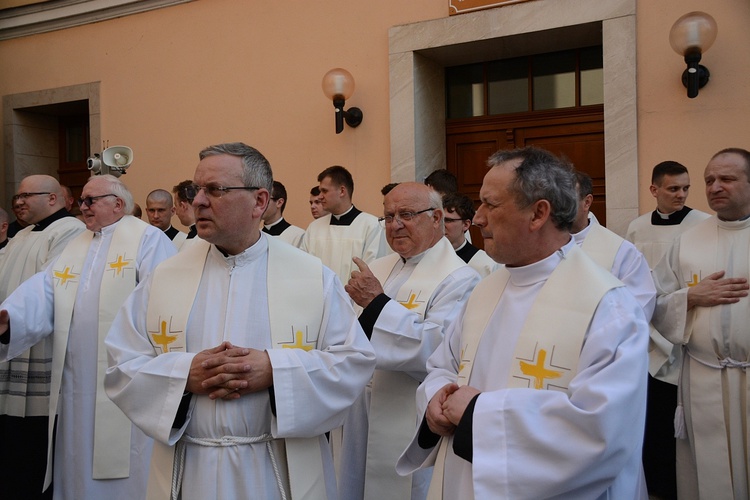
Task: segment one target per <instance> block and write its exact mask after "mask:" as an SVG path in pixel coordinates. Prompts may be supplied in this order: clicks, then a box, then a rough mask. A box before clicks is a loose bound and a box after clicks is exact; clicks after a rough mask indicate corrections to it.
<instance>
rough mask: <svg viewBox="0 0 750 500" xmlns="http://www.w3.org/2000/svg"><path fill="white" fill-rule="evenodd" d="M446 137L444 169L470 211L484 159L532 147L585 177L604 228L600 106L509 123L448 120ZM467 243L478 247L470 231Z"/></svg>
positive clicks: (475, 235) (490, 119) (534, 115)
mask: <svg viewBox="0 0 750 500" xmlns="http://www.w3.org/2000/svg"><path fill="white" fill-rule="evenodd" d="M446 134H447V137H446V146H447V169H448V170H449V171H450V172H452V173H453V174H455V175H456V177H457V178H458V189H459V191H460V192H461V193H464V194H466V195H468V196H470V197H471V198H472V199H473V200H474V202H475V205H476V206H478V204H479V189H480V188H481V187H482V179H483V178H484V175H485V173H487V158H489V156H490V155H491V154H493V153H494V152H496V151H498V150H500V149H513V148H517V147H524V146H531V145H533V146H538V147H541V148H544V149H546V150H548V151H550V152H552V153H554V154H556V155H559V156H562V157H565V158H567V159H568V160H569V161H570V162H572V163H573V165H574V166H575V168H576V169H578V170H581V171H583V172H586V173H587V174H589V175H590V176H591V179H592V181H593V186H594V203H593V205H592V212H594V214H595V215H596V217H597V218H598V219H599V221H600V222H601V223H602V224H606V222H607V220H606V199H605V179H604V109H603V106H601V105H597V106H589V107H586V108H576V109H575V110H555V111H550V112H535V113H528V114H523V115H519V116H514V117H512V118H502V117H486V118H479V119H476V118H474V119H470V120H461V121H459V120H455V121H454V120H450V121H449V122H448V123H447V124H446ZM472 241H473V242H474V243H475V244H477V243H479V246H481V243H482V238H481V235H480V234H479V231H478V230H477V228H474V227H472Z"/></svg>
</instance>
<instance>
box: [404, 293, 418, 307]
mask: <svg viewBox="0 0 750 500" xmlns="http://www.w3.org/2000/svg"><path fill="white" fill-rule="evenodd" d="M415 300H417V294H416V293H412V294H411V295H409V300H408V301H407V302H399V304H401V305H402V306H404V307H405V308H407V309H416V308H417V307H419V304H418V303H415V302H414V301H415Z"/></svg>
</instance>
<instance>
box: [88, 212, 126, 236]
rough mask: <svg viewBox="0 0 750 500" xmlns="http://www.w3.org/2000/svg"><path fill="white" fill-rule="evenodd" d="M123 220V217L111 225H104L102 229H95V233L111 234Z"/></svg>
mask: <svg viewBox="0 0 750 500" xmlns="http://www.w3.org/2000/svg"><path fill="white" fill-rule="evenodd" d="M121 220H122V217H121V218H119V219H117V220H116V221H114V222H113V223H112V224H110V225H109V226H104V227H103V228H101V229H100V230H98V231H94V235H97V234H99V235H102V236H106V235H111V234H112V233H114V232H115V227H116V226H117V223H118V222H120V221H121Z"/></svg>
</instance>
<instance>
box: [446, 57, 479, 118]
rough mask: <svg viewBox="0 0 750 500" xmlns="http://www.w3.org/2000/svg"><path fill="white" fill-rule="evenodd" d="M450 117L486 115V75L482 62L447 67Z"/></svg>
mask: <svg viewBox="0 0 750 500" xmlns="http://www.w3.org/2000/svg"><path fill="white" fill-rule="evenodd" d="M445 79H446V82H447V85H446V86H447V88H448V92H447V97H448V118H470V117H472V116H482V115H484V75H483V68H482V65H481V64H469V65H466V66H455V67H453V68H446V72H445Z"/></svg>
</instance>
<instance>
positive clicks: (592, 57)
mask: <svg viewBox="0 0 750 500" xmlns="http://www.w3.org/2000/svg"><path fill="white" fill-rule="evenodd" d="M580 57H581V106H588V105H590V104H603V103H604V69H603V64H602V59H603V58H602V48H601V47H589V48H587V49H581V56H580Z"/></svg>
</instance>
